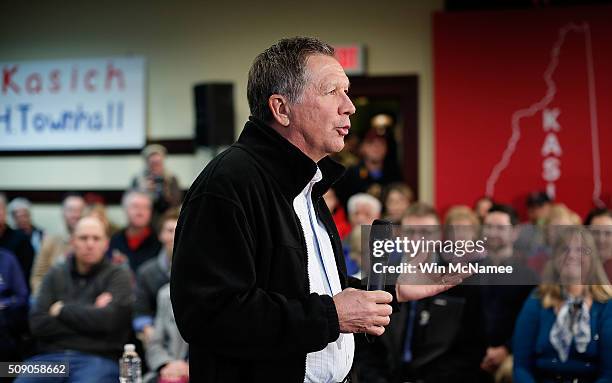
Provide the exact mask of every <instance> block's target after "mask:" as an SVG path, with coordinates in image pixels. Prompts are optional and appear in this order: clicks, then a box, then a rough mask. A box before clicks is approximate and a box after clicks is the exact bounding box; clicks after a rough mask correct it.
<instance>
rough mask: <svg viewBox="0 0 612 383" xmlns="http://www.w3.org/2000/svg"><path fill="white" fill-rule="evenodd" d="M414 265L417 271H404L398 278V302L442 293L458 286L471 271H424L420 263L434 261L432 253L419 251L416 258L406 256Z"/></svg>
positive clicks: (396, 288)
mask: <svg viewBox="0 0 612 383" xmlns="http://www.w3.org/2000/svg"><path fill="white" fill-rule="evenodd" d="M404 261H406V262H407V263H408V264H410V265H413V266H414V270H416V272H415V273H403V274H401V275H400V276H399V277H398V278H397V283H396V284H395V295H396V296H397V301H398V302H408V301H416V300H419V299H423V298H428V297H432V296H434V295H437V294H440V293H442V292H444V291H446V290H448V289H450V288H451V287H454V286H457V285H458V284H460V283H461V282H463V280H464V279H465V278H467V277H469V276H470V275H471V274H470V273H436V272H424V271H422V269H421V267H420V265H419V264H427V263H432V262H433V261H432V257H431V255H430V254H426V253H419V254H418V255H417V256H416V257H414V258H404Z"/></svg>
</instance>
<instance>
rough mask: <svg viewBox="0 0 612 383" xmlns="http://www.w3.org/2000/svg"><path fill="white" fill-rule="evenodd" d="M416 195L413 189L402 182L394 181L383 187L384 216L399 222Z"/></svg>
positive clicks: (396, 222) (395, 222) (393, 221)
mask: <svg viewBox="0 0 612 383" xmlns="http://www.w3.org/2000/svg"><path fill="white" fill-rule="evenodd" d="M413 197H414V195H413V193H412V189H410V187H408V186H407V185H406V184H403V183H401V182H394V183H392V184H389V185H387V186H386V187H385V188H384V189H383V193H382V202H383V210H384V211H383V216H384V218H385V219H386V220H388V221H391V223H394V224H399V223H400V221H401V220H402V217H403V215H404V213H405V212H406V209H408V206H410V204H411V203H412V198H413Z"/></svg>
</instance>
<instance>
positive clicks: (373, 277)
mask: <svg viewBox="0 0 612 383" xmlns="http://www.w3.org/2000/svg"><path fill="white" fill-rule="evenodd" d="M392 231H393V225H392V224H391V222H389V221H386V220H384V219H376V220H374V222H372V227H371V228H370V238H369V241H368V243H369V252H368V262H369V264H368V276H367V278H368V284H367V287H366V290H368V291H373V290H384V289H385V282H386V272H383V273H380V274H379V273H375V272H374V261H375V260H376V261H377V263H378V261H381V262H382V263H383V264H385V265H388V264H389V258H390V257H389V254H385V253H384V252H383V255H382V256H381V257H374V242H375V241H385V240H389V239H391V234H392ZM364 335H365V338H366V341H367V342H368V343H372V342H374V339H375V337H374V336H372V335H369V334H364Z"/></svg>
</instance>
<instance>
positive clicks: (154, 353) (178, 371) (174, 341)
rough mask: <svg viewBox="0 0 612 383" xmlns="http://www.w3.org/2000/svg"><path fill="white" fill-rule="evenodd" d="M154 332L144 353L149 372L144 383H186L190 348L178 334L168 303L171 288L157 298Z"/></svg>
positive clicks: (168, 285) (163, 288) (170, 304)
mask: <svg viewBox="0 0 612 383" xmlns="http://www.w3.org/2000/svg"><path fill="white" fill-rule="evenodd" d="M157 307H158V309H157V314H156V315H155V328H154V329H153V334H152V338H151V341H150V342H149V346H148V347H147V351H146V361H147V363H148V364H149V369H150V370H151V372H150V373H149V375H148V376H145V379H144V381H145V383H158V382H163V383H170V382H175V383H187V382H188V381H189V362H188V361H187V357H188V352H189V345H188V344H187V342H185V340H183V338H182V337H181V334H180V333H179V330H178V328H177V327H176V321H175V320H174V312H173V311H172V303H171V302H170V284H166V285H164V286H163V287H162V288H161V289H160V290H159V293H158V295H157Z"/></svg>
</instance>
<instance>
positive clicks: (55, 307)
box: [49, 301, 64, 317]
mask: <svg viewBox="0 0 612 383" xmlns="http://www.w3.org/2000/svg"><path fill="white" fill-rule="evenodd" d="M63 307H64V302H62V301H57V302H55V303H54V304H52V305H51V307H49V315H51V316H52V317H56V316H58V315H59V314H60V312H61V311H62V308H63Z"/></svg>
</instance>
